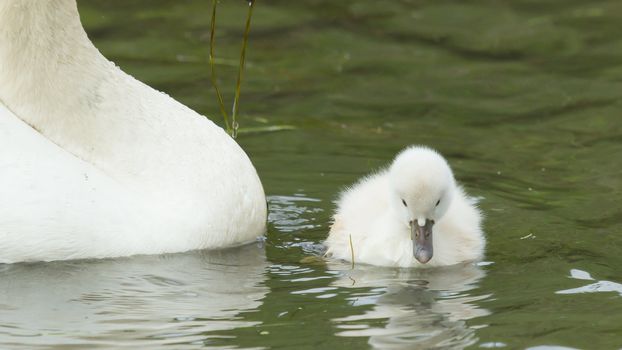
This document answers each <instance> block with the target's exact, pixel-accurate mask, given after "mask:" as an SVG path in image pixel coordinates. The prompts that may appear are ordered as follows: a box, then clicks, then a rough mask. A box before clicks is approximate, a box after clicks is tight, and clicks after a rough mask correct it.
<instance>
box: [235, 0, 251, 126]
mask: <svg viewBox="0 0 622 350" xmlns="http://www.w3.org/2000/svg"><path fill="white" fill-rule="evenodd" d="M254 7H255V0H248V15H247V16H246V28H245V29H244V39H243V42H242V51H241V52H240V65H239V66H238V81H237V83H236V84H235V97H234V98H233V108H232V114H231V126H232V128H233V133H232V135H231V136H233V138H236V137H237V134H238V127H239V125H238V122H237V121H236V116H237V114H238V108H239V104H238V101H239V100H240V85H241V84H242V74H243V72H244V63H245V61H246V45H247V43H248V33H249V32H250V29H251V17H252V16H253V8H254Z"/></svg>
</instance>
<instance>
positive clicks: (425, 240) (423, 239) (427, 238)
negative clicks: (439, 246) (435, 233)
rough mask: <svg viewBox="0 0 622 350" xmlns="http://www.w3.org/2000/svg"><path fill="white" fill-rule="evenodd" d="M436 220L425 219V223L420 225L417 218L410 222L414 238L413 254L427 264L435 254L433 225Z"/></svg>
mask: <svg viewBox="0 0 622 350" xmlns="http://www.w3.org/2000/svg"><path fill="white" fill-rule="evenodd" d="M433 225H434V221H432V220H427V219H426V220H425V225H423V226H419V223H418V222H417V220H414V221H412V222H411V223H410V235H411V238H412V240H413V254H414V256H415V259H417V260H418V261H419V262H420V263H422V264H425V263H427V262H428V261H430V259H432V255H433V254H434V246H433V245H432V226H433Z"/></svg>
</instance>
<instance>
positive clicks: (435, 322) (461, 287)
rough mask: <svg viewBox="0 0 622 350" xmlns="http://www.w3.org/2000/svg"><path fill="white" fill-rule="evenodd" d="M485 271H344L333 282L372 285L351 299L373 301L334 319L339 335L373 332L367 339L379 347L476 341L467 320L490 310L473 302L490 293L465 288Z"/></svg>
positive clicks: (364, 268) (368, 268)
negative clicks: (361, 309)
mask: <svg viewBox="0 0 622 350" xmlns="http://www.w3.org/2000/svg"><path fill="white" fill-rule="evenodd" d="M484 275H485V273H484V272H483V271H482V270H481V269H480V268H479V267H477V266H474V265H472V264H468V265H456V266H452V267H447V268H439V269H424V270H412V269H385V268H378V267H371V266H361V265H359V266H357V267H356V268H355V269H354V270H351V271H342V277H341V278H339V279H338V280H337V281H336V282H335V285H338V286H341V287H353V288H361V287H367V288H372V289H371V291H370V292H366V293H360V295H359V296H357V297H356V298H351V301H352V303H353V304H354V305H366V304H368V305H373V306H372V308H371V310H369V311H367V312H365V313H364V314H362V315H353V316H348V317H344V318H340V319H336V320H335V321H336V322H337V328H339V329H340V330H341V331H340V332H339V333H338V335H341V336H347V337H369V344H370V345H372V346H373V347H374V348H380V349H393V348H404V347H409V348H412V347H417V348H419V347H420V348H427V347H451V348H464V347H466V346H468V345H471V344H473V343H475V342H476V340H477V339H476V338H475V330H474V329H472V328H469V327H468V326H467V325H466V323H465V322H464V321H465V320H468V319H471V318H475V317H480V316H485V315H487V314H488V311H487V310H485V309H481V308H479V307H478V306H477V305H475V304H474V302H475V301H477V300H481V299H484V298H486V297H487V296H471V295H469V294H468V293H467V291H469V290H471V289H473V288H474V287H475V285H476V283H477V282H478V281H479V280H480V279H481V278H482V277H483V276H484ZM384 319H386V321H383V320H384ZM379 323H381V324H382V325H381V326H378V324H379Z"/></svg>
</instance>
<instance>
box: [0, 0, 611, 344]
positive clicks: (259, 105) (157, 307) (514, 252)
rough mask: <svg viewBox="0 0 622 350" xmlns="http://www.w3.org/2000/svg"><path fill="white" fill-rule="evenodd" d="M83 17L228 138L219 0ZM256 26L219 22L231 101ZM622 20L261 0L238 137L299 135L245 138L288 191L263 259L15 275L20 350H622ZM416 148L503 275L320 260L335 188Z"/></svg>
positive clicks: (571, 10)
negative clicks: (215, 8) (441, 171)
mask: <svg viewBox="0 0 622 350" xmlns="http://www.w3.org/2000/svg"><path fill="white" fill-rule="evenodd" d="M79 7H80V11H81V14H82V18H83V22H84V25H85V27H86V29H87V32H88V34H89V36H90V37H91V39H92V40H93V41H94V43H95V45H96V46H97V47H99V48H100V49H101V51H102V52H103V53H104V54H105V55H106V56H107V57H108V58H110V59H111V60H113V61H115V62H116V63H117V64H118V65H120V66H121V67H122V68H123V69H124V70H125V71H127V72H128V73H130V74H132V75H134V76H136V77H137V78H138V79H140V80H142V81H144V82H146V83H148V84H150V85H152V86H154V87H155V88H158V89H160V90H163V91H165V92H167V93H168V94H170V95H172V96H173V97H175V98H177V99H178V100H180V101H181V102H183V103H185V104H187V105H189V106H190V107H192V108H194V109H196V110H198V111H199V112H201V113H203V114H206V115H210V116H213V120H215V121H217V122H218V123H220V124H222V119H221V117H220V114H219V112H218V106H217V105H216V103H215V101H216V99H215V96H214V93H213V91H212V89H211V87H210V82H209V67H208V65H207V60H206V55H207V45H208V39H209V31H208V30H209V15H210V2H209V1H199V0H187V1H172V0H171V1H163V0H161V1H155V0H149V1H147V0H135V1H121V0H114V1H111V0H97V1H96V0H81V1H79ZM245 16H246V5H245V2H244V1H240V0H223V1H222V4H221V6H220V7H219V14H218V21H219V28H218V29H217V36H216V40H217V47H216V56H217V58H218V59H219V61H218V62H219V65H218V66H217V70H218V75H219V78H220V80H221V84H222V89H223V92H224V93H225V99H226V100H227V101H228V104H229V105H230V103H231V101H232V96H233V89H234V82H235V76H236V71H237V58H238V53H239V48H240V45H241V40H242V32H243V24H244V20H245ZM620 23H622V3H620V2H619V1H578V0H557V1H535V0H520V1H519V0H513V1H503V2H501V1H484V0H482V1H442V0H434V1H433V0H429V1H414V0H413V1H408V0H402V1H383V2H379V1H371V0H370V1H367V0H360V1H346V0H340V1H328V0H308V1H268V0H260V1H258V2H257V6H256V9H255V13H254V18H253V25H252V30H251V38H250V46H249V48H248V52H247V63H248V66H247V71H246V75H245V80H244V82H243V88H242V97H241V106H240V115H241V116H240V123H241V129H242V130H244V128H250V127H262V126H270V125H291V126H294V127H295V128H296V129H295V130H291V131H282V132H274V133H252V134H248V133H247V134H242V135H241V136H240V137H239V139H238V140H239V142H240V143H241V144H242V146H243V147H244V149H245V150H246V151H247V152H248V154H249V156H250V157H251V159H252V160H253V162H254V164H255V166H256V167H257V170H258V172H259V174H260V176H261V178H262V180H263V183H264V186H265V189H266V193H267V195H268V196H269V204H270V227H269V232H268V234H267V239H266V241H265V244H264V245H263V246H249V247H245V248H243V249H236V250H232V251H225V252H219V253H206V252H194V253H187V254H177V255H169V256H159V257H137V258H127V259H117V260H107V261H93V262H60V263H53V264H34V265H15V266H10V265H8V266H2V267H0V291H1V292H2V293H3V296H2V297H1V299H0V314H2V318H1V319H0V344H1V347H3V348H7V347H8V348H28V349H30V348H36V347H39V348H81V347H96V346H99V347H101V348H121V347H128V348H160V347H161V348H172V349H173V348H174V349H186V348H187V349H196V348H203V347H218V348H282V349H284V348H292V349H311V348H337V349H362V348H374V347H375V348H381V349H401V348H406V349H428V348H435V349H462V348H491V347H498V348H505V349H526V348H531V347H538V346H544V347H542V348H538V349H546V348H547V347H546V346H558V347H565V348H578V349H616V348H622V331H621V329H622V328H621V327H622V297H621V295H622V285H620V284H617V283H622V273H620V272H619V271H620V267H622V236H621V235H620V231H621V229H622V199H621V198H622V176H621V175H622V164H621V163H620V160H621V156H622V116H621V115H620V114H622V99H621V97H622V36H621V35H620V28H621V27H620ZM409 144H426V145H430V146H432V147H434V148H436V149H438V150H439V151H441V152H442V153H443V154H444V155H446V157H447V158H448V160H449V161H450V163H451V165H452V167H453V169H454V172H455V174H456V177H457V178H458V180H459V181H460V182H461V183H462V184H463V185H464V186H465V188H466V189H467V191H468V192H469V193H470V194H472V195H474V196H477V197H481V202H480V203H481V204H480V206H481V208H482V210H483V211H484V213H485V215H486V220H485V231H486V235H487V238H488V248H487V256H486V259H485V261H486V262H487V263H486V264H482V265H481V266H462V267H454V268H450V269H441V270H434V271H424V272H421V271H410V270H399V269H386V268H377V267H366V266H356V267H355V269H354V270H350V267H349V266H348V265H346V264H339V263H331V264H329V265H326V264H322V263H304V262H301V260H302V259H303V258H305V257H308V256H313V255H314V254H316V252H315V251H314V247H315V246H314V244H317V243H320V242H321V241H322V240H323V238H324V237H325V235H326V233H327V230H328V226H329V220H330V216H331V212H332V209H333V203H332V201H333V200H334V199H335V198H336V196H337V193H338V191H339V190H340V189H341V188H343V187H344V186H346V185H348V184H350V183H351V182H353V181H354V180H355V179H357V178H359V177H360V176H362V175H364V174H366V173H367V172H369V171H371V170H373V169H376V168H378V167H379V166H382V165H384V164H386V163H387V162H388V161H389V160H390V159H391V158H392V156H393V155H394V154H395V153H396V152H397V151H399V150H400V149H401V148H403V147H404V146H406V145H409ZM573 269H575V270H576V271H575V272H574V273H573V275H574V276H575V277H574V278H572V277H570V276H571V270H573ZM587 273H589V274H590V275H591V277H592V279H593V280H588V279H585V278H586V274H587ZM581 278H583V279H581ZM607 281H609V282H607ZM585 286H588V287H586V288H583V289H581V288H582V287H585ZM562 291H566V292H564V293H559V292H562Z"/></svg>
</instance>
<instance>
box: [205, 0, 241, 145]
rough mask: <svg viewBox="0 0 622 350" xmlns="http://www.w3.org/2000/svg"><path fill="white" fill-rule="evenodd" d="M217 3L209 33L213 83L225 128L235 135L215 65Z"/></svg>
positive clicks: (216, 2) (213, 7)
mask: <svg viewBox="0 0 622 350" xmlns="http://www.w3.org/2000/svg"><path fill="white" fill-rule="evenodd" d="M217 5H218V0H212V24H211V28H210V35H209V66H210V70H211V79H212V85H213V86H214V90H215V91H216V96H217V97H218V106H219V107H220V113H222V116H223V118H224V119H225V128H226V130H227V133H228V134H230V135H232V136H233V133H234V131H233V128H232V127H231V126H230V125H229V116H228V115H227V111H226V110H225V103H224V102H223V99H222V94H221V93H220V89H218V82H217V79H216V69H215V68H214V66H215V64H214V41H215V40H214V33H215V32H216V6H217ZM234 118H235V116H234ZM234 121H235V119H234Z"/></svg>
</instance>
